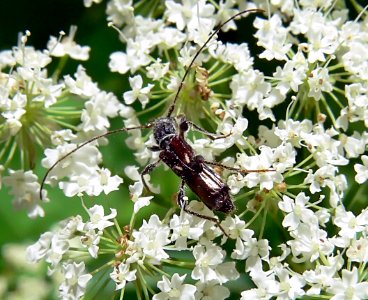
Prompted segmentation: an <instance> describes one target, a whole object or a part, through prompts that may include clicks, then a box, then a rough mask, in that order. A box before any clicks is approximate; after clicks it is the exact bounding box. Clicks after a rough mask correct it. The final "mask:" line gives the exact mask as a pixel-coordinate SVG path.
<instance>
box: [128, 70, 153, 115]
mask: <svg viewBox="0 0 368 300" xmlns="http://www.w3.org/2000/svg"><path fill="white" fill-rule="evenodd" d="M129 83H130V86H131V88H132V90H131V91H129V92H125V93H124V95H123V97H124V100H125V103H126V104H128V105H129V104H132V103H133V102H134V101H135V100H137V99H138V100H139V102H141V103H142V107H143V108H145V106H146V104H147V103H148V100H149V93H150V91H151V89H152V87H153V84H148V86H146V87H143V88H142V86H143V79H142V77H141V75H136V76H134V77H129Z"/></svg>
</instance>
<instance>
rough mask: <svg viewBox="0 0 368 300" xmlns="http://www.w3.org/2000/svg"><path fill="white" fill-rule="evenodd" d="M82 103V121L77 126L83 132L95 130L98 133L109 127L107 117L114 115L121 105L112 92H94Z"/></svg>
mask: <svg viewBox="0 0 368 300" xmlns="http://www.w3.org/2000/svg"><path fill="white" fill-rule="evenodd" d="M84 105H85V109H83V111H82V115H81V121H82V123H81V124H80V125H79V126H78V127H79V129H81V130H83V131H85V132H87V131H97V132H98V133H99V132H100V131H103V130H105V129H106V128H109V127H110V122H109V120H108V118H114V117H116V116H117V115H118V112H119V110H121V109H122V107H123V104H121V103H120V102H119V101H118V99H117V98H116V96H115V95H114V94H112V93H106V92H98V93H96V94H94V95H93V96H92V97H91V98H90V100H88V101H86V102H85V104H84Z"/></svg>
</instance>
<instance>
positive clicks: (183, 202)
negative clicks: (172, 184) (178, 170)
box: [177, 180, 229, 237]
mask: <svg viewBox="0 0 368 300" xmlns="http://www.w3.org/2000/svg"><path fill="white" fill-rule="evenodd" d="M184 185H185V181H184V180H182V181H181V184H180V189H179V193H178V198H177V201H178V205H179V206H180V208H181V209H182V210H184V211H185V212H186V213H187V214H190V215H193V216H196V217H198V218H201V219H205V220H209V221H212V222H214V223H215V224H216V225H217V226H218V227H219V228H220V230H221V231H222V232H223V233H224V234H225V235H226V236H227V237H229V235H228V233H227V232H226V231H225V229H224V228H223V227H222V226H221V224H220V220H219V219H218V218H215V217H210V216H206V215H202V214H200V213H197V212H195V211H192V210H190V209H188V208H187V205H188V200H187V199H185V187H184Z"/></svg>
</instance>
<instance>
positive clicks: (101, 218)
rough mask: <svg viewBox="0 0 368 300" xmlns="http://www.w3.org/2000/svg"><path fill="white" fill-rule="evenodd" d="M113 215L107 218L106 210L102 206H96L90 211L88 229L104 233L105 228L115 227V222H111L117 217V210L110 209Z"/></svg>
mask: <svg viewBox="0 0 368 300" xmlns="http://www.w3.org/2000/svg"><path fill="white" fill-rule="evenodd" d="M110 210H111V213H110V214H109V215H106V216H105V212H104V208H103V206H102V205H97V204H96V205H94V206H93V207H91V208H90V209H88V214H89V216H90V221H89V222H88V223H87V224H86V228H88V229H98V230H101V231H103V230H104V229H105V228H107V227H110V226H113V225H114V222H111V221H109V220H110V219H114V218H115V217H116V215H117V212H116V209H113V208H110Z"/></svg>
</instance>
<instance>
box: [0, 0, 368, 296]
mask: <svg viewBox="0 0 368 300" xmlns="http://www.w3.org/2000/svg"><path fill="white" fill-rule="evenodd" d="M93 2H100V1H85V5H86V6H91V5H92V3H93ZM148 3H150V5H148ZM152 3H154V4H155V5H152ZM351 5H352V6H354V7H355V9H356V12H357V13H356V16H354V19H352V17H351V16H352V15H353V12H352V11H349V10H348V9H347V8H346V6H345V5H344V4H342V3H340V2H338V1H324V2H321V1H308V0H303V1H299V2H296V1H272V0H270V1H254V2H245V1H234V0H225V1H220V2H219V3H217V2H216V1H206V0H183V1H182V2H180V1H172V0H165V1H161V2H160V4H159V1H148V0H141V1H137V2H136V3H133V1H132V0H123V1H121V0H110V1H108V3H107V9H106V13H107V20H108V22H109V24H110V26H111V27H114V28H115V29H116V30H117V31H118V33H119V37H120V38H121V41H122V42H123V43H124V50H123V51H117V52H114V53H112V54H111V55H110V62H109V68H110V70H111V71H112V72H118V73H120V74H122V75H125V74H128V75H125V76H129V78H128V81H129V85H130V87H129V88H127V90H126V91H125V92H124V93H123V95H122V100H123V101H124V104H122V103H119V101H118V100H117V98H116V97H115V96H113V95H112V94H109V93H106V92H104V91H100V90H99V89H98V88H97V85H96V84H95V83H93V82H92V81H91V80H90V79H89V78H88V76H87V75H86V73H85V70H84V69H83V68H82V67H79V68H78V71H77V73H76V74H75V76H74V77H75V78H72V77H70V76H64V78H63V80H61V81H60V82H59V83H58V84H59V86H58V88H56V90H59V89H60V94H58V95H56V96H54V98H53V97H51V94H52V93H51V90H48V91H49V92H48V93H46V94H47V95H49V97H46V96H45V93H43V92H42V91H44V90H43V89H42V88H37V87H38V86H39V85H38V83H37V84H36V83H34V84H32V85H31V87H32V91H28V94H27V95H28V99H31V100H32V101H30V100H27V99H26V100H27V101H30V103H31V104H30V107H33V106H32V103H42V112H45V113H46V112H48V109H50V108H52V107H53V106H54V105H56V104H57V103H58V101H59V98H61V95H63V94H68V95H70V94H72V95H77V96H78V97H79V98H81V99H84V100H85V102H84V109H83V110H82V111H81V113H80V114H79V115H78V118H80V124H79V125H77V126H75V128H74V129H76V131H77V132H76V133H72V132H71V131H68V130H64V131H53V132H52V137H51V141H52V143H53V145H54V146H56V149H46V150H45V156H46V157H45V158H44V159H43V161H42V164H43V166H44V167H46V168H53V169H52V172H50V174H48V175H49V176H48V178H47V181H46V182H47V183H50V184H55V183H58V184H59V187H60V188H61V189H62V190H63V191H64V193H65V195H67V196H74V195H78V196H81V195H82V194H87V195H89V196H95V195H99V194H100V193H101V192H102V191H104V192H105V193H106V194H107V193H109V192H110V191H112V190H115V189H117V188H118V186H119V184H120V183H122V179H121V178H120V177H119V176H116V175H115V176H113V175H112V174H111V172H110V170H108V169H106V168H103V167H101V166H100V165H101V163H102V156H101V154H100V152H99V150H98V147H97V146H98V145H97V144H96V143H95V139H93V140H91V143H88V144H87V145H85V146H84V147H82V148H80V149H78V150H77V151H75V152H74V150H73V149H76V147H77V145H76V144H78V143H83V142H84V141H86V140H87V139H88V138H89V137H93V136H96V135H98V134H103V133H105V132H106V131H107V128H108V127H109V124H110V123H109V121H108V118H111V117H121V118H122V120H123V123H124V126H125V128H132V127H134V128H135V129H134V130H128V132H127V134H128V135H129V136H128V138H127V139H126V143H127V145H128V147H129V148H130V149H131V150H132V151H133V152H134V156H135V158H136V161H137V165H129V166H127V167H126V168H125V173H126V175H127V176H128V177H129V179H131V180H132V181H133V183H132V184H131V185H130V186H129V191H130V196H131V200H132V201H133V202H134V211H133V213H132V216H131V220H130V223H129V225H126V226H124V225H119V222H118V220H119V219H118V218H117V217H118V215H119V209H118V208H110V210H111V213H110V214H108V215H105V213H104V209H103V208H102V207H101V206H97V205H96V206H94V207H92V208H89V209H88V208H86V211H87V213H88V215H89V220H87V221H83V218H82V217H81V216H79V215H78V216H76V217H72V218H70V219H68V220H66V221H63V222H61V223H60V224H59V226H58V228H57V229H55V230H54V231H50V232H46V233H44V234H43V235H41V238H40V239H39V241H38V242H37V243H35V244H34V245H32V246H30V247H29V248H28V258H29V259H30V260H31V261H33V262H37V261H40V260H45V261H46V262H47V263H48V264H49V272H50V273H53V272H55V271H56V270H60V271H61V273H62V274H63V275H64V281H63V283H62V284H61V286H60V296H61V297H62V298H64V299H79V298H81V297H82V296H83V295H84V294H85V293H88V282H89V281H90V280H92V278H93V280H95V277H98V276H97V275H96V274H97V273H99V272H101V273H103V271H105V272H106V270H107V272H106V273H104V274H105V277H104V278H103V279H100V280H101V281H102V282H105V281H104V280H106V277H108V280H112V281H113V282H114V283H115V289H116V292H117V293H119V294H120V297H121V298H122V297H123V296H124V292H125V291H127V292H128V291H129V286H131V285H132V284H135V287H136V291H135V292H136V293H137V297H139V298H140V299H142V298H145V299H149V298H151V297H153V299H209V298H211V299H225V298H227V297H229V296H230V294H231V293H233V294H237V295H238V297H241V298H242V299H249V298H251V299H271V298H276V299H297V298H301V297H303V296H307V297H311V298H315V299H320V298H321V297H323V298H332V299H367V298H368V282H367V276H368V275H367V274H368V270H367V268H366V263H367V259H368V242H367V232H368V209H367V208H366V204H365V203H366V199H365V195H364V193H363V191H364V183H365V182H366V181H367V179H368V156H367V153H366V152H367V151H366V150H367V144H368V134H367V127H368V119H367V118H368V114H367V113H366V112H367V111H368V101H367V99H368V85H367V79H368V72H367V70H368V68H367V62H368V57H367V55H366V52H367V51H365V49H366V48H367V46H368V14H367V11H366V9H364V8H363V7H360V6H359V4H358V3H357V2H356V1H354V0H352V1H351ZM246 9H251V11H250V12H252V13H253V15H251V16H250V15H249V14H248V15H246V14H244V16H247V17H248V18H247V20H248V21H249V24H248V25H247V26H248V27H249V28H252V30H253V33H254V36H253V43H252V41H249V43H248V41H247V40H245V41H242V42H240V43H231V42H226V43H225V42H221V41H220V40H219V39H217V37H216V36H214V37H213V38H211V39H208V37H209V36H210V35H211V33H212V32H214V30H215V29H216V26H219V25H220V24H222V23H224V22H226V24H225V25H224V26H222V27H221V29H222V30H223V31H225V32H226V31H235V32H236V30H238V31H242V30H243V28H242V27H241V26H242V25H241V22H240V21H239V22H237V21H236V20H235V19H231V21H229V22H227V21H228V20H229V18H230V17H231V16H234V15H235V14H237V13H239V12H241V11H244V10H246ZM255 9H257V10H255ZM220 26H221V25H220ZM248 27H247V28H248ZM23 40H24V38H23ZM205 43H206V47H202V46H203V45H204V44H205ZM22 45H23V44H22ZM49 46H50V49H49V51H48V53H49V54H50V55H51V53H55V56H63V55H66V54H68V55H70V56H71V57H73V55H75V53H81V52H83V51H82V49H83V48H80V47H77V46H76V45H75V44H74V42H73V39H72V38H69V39H66V40H65V42H63V41H58V40H55V39H51V40H50V45H49ZM18 48H19V49H23V50H22V51H23V52H21V53H22V54H23V56H25V55H26V54H27V53H28V52H27V51H26V50H25V49H28V48H26V47H25V46H24V45H23V48H22V47H18ZM18 48H17V50H19V49H18ZM179 49H180V50H179ZM256 52H257V53H259V54H258V55H255V54H254V53H256ZM15 54H16V50H14V51H13V52H12V56H13V57H14V59H15V57H16V55H15ZM39 55H41V54H39ZM43 55H45V54H43ZM50 55H49V56H50ZM49 56H46V58H49ZM3 57H6V54H4V55H3ZM42 57H43V56H42ZM77 57H78V55H77ZM193 59H195V60H194V61H193ZM4 60H5V58H4ZM41 60H42V59H41V58H39V59H38V62H39V61H41ZM0 62H1V56H0ZM18 64H19V62H18ZM8 65H9V64H8ZM37 66H40V62H39V64H38V65H37ZM14 70H15V71H14ZM31 70H34V67H32V68H31ZM13 72H16V74H18V73H21V68H20V69H19V70H18V69H13ZM41 73H42V74H44V76H46V73H45V72H41ZM14 74H15V73H14ZM18 76H21V75H18ZM13 77H14V78H15V79H13V78H12V80H10V79H9V82H13V81H14V84H13V85H12V86H13V89H11V91H12V93H10V92H8V94H9V95H11V100H9V101H13V102H14V105H10V104H9V108H8V109H4V113H2V116H3V118H4V120H5V119H6V120H7V122H10V121H11V122H13V123H6V124H7V125H6V126H7V127H6V128H9V130H8V132H9V134H10V135H11V136H16V134H17V132H18V131H19V130H21V128H23V127H24V125H23V124H27V123H22V122H23V120H28V119H27V118H23V117H22V116H23V115H28V114H29V115H31V116H33V114H31V113H26V112H28V111H27V109H26V107H27V106H26V104H24V103H26V102H24V101H25V100H21V98H22V93H21V92H20V91H23V89H24V86H26V87H27V84H25V83H28V81H27V80H25V79H22V82H23V85H20V84H19V81H17V80H16V78H18V77H17V76H15V75H14V76H13ZM184 77H185V78H184ZM31 78H38V77H36V76H35V75H33V76H31ZM45 78H47V77H45ZM183 78H184V79H185V80H183ZM28 80H30V79H29V78H28ZM16 83H17V85H16V86H17V88H16V89H15V88H14V85H15V84H16ZM50 85H51V83H50ZM21 87H22V88H21ZM36 88H37V90H36V91H34V90H33V89H36ZM14 90H16V91H18V92H15V93H14ZM26 90H27V89H26ZM178 91H180V93H179V97H178V98H175V95H176V93H177V92H178ZM36 94H37V95H36ZM29 95H31V97H30V96H29ZM23 98H24V97H23ZM53 99H54V100H53ZM174 99H175V100H174ZM22 101H23V102H22ZM173 101H174V102H173ZM13 102H12V103H13ZM9 103H10V102H9ZM22 103H23V104H22ZM173 103H175V106H172V105H173ZM0 105H1V103H0ZM5 106H6V105H5V104H4V107H5ZM38 107H39V106H38ZM168 110H169V111H170V112H171V110H172V111H173V116H180V115H185V116H186V117H187V118H188V119H189V120H190V121H191V122H190V124H191V125H192V126H194V129H198V128H200V127H205V128H206V130H209V131H210V132H211V133H213V134H214V135H218V136H219V138H215V139H214V138H213V135H212V136H211V137H212V138H210V137H208V136H207V135H203V134H201V133H191V134H190V135H189V137H187V136H186V137H185V139H186V140H187V142H188V144H189V145H190V147H192V148H193V149H194V151H195V153H196V154H198V155H201V156H203V157H204V160H205V161H208V162H211V161H215V160H216V161H218V162H217V163H214V164H213V165H214V166H215V168H214V169H216V171H218V172H219V173H221V176H222V178H223V180H224V183H225V182H226V185H227V187H228V190H229V193H230V194H231V195H232V198H233V201H234V204H235V205H236V207H237V209H236V211H235V212H234V214H232V215H228V216H226V217H224V218H221V216H220V217H219V216H216V215H215V214H214V212H213V211H211V210H209V209H208V208H207V207H205V205H204V204H203V203H202V202H197V201H194V200H192V201H189V204H188V210H189V211H192V212H194V214H197V215H192V214H188V213H186V212H185V211H184V210H182V211H181V212H180V214H176V213H175V209H174V208H172V209H171V207H170V209H167V213H166V216H164V217H163V218H161V217H159V216H158V214H152V215H151V216H150V217H149V218H148V220H145V219H144V220H143V222H142V224H141V225H138V226H137V224H138V222H137V221H136V217H137V215H138V213H139V212H140V209H141V208H142V207H144V206H149V205H150V202H152V201H151V200H152V198H153V196H146V195H145V194H144V188H145V187H146V186H145V185H147V186H148V187H149V188H150V190H151V191H154V192H155V193H157V194H161V192H160V190H164V189H163V188H162V187H163V186H164V185H165V180H162V181H161V182H160V184H161V186H157V185H156V182H157V181H155V184H153V183H151V182H150V178H149V177H150V176H145V177H144V179H143V178H142V176H140V174H139V171H138V170H141V169H142V167H143V166H146V165H147V164H150V167H149V168H146V171H147V170H149V171H150V170H151V169H152V168H153V166H156V165H157V164H158V163H159V162H160V160H161V159H160V157H159V151H155V150H157V149H158V147H157V145H156V142H155V140H154V137H153V136H152V134H150V131H149V129H147V127H148V128H149V127H150V126H145V124H147V123H144V122H146V121H143V120H146V119H147V118H145V117H146V116H152V115H150V114H152V113H156V114H157V115H158V116H166V115H167V111H168ZM35 117H37V118H38V117H39V114H35ZM56 119H57V118H56ZM36 120H37V119H36ZM12 124H13V125H14V124H18V127H17V126H13V125H12ZM193 124H197V125H193ZM197 126H198V127H197ZM26 127H27V129H29V128H32V127H30V125H28V126H26ZM17 128H18V129H17ZM203 132H206V131H205V130H202V133H203ZM92 142H93V143H92ZM9 151H11V149H9ZM9 151H8V152H9ZM5 152H6V151H4V153H5ZM1 153H3V152H1ZM1 153H0V155H1ZM69 153H72V155H68V154H69ZM65 155H67V156H65ZM218 157H221V162H219V159H218ZM0 158H1V157H0ZM58 162H59V163H58ZM55 164H56V166H55ZM183 164H184V162H183ZM217 169H218V170H217ZM9 174H10V175H9V176H8V177H5V178H4V182H5V183H7V184H8V185H9V186H11V187H13V189H12V192H13V194H14V196H15V197H16V198H17V201H18V202H21V201H22V199H28V200H29V202H30V203H33V202H34V200H33V199H34V197H35V193H34V191H39V189H40V186H39V184H38V183H37V181H36V177H35V176H34V175H33V173H32V171H27V172H25V173H24V174H23V173H21V172H20V171H9ZM19 178H20V179H19ZM19 181H21V183H22V184H21V189H16V188H15V186H16V184H18V182H19ZM160 188H161V189H160ZM208 188H209V189H210V188H212V187H208ZM181 192H182V190H181ZM160 196H161V197H162V198H165V197H166V196H162V195H160ZM167 197H169V196H167ZM184 198H185V200H186V199H187V198H188V197H184ZM190 198H191V199H192V198H193V199H195V198H196V195H191V196H190ZM197 199H198V197H197ZM213 201H216V199H213ZM163 202H165V203H166V204H167V205H169V204H168V203H169V201H168V200H167V201H163ZM165 203H163V205H165ZM27 207H32V209H31V215H40V214H41V213H39V212H38V211H39V209H40V208H39V207H38V206H37V205H30V204H28V206H27ZM201 215H202V216H206V218H200V217H199V216H201ZM218 217H219V218H220V219H221V220H222V219H223V220H222V221H219V222H214V220H217V218H218ZM218 225H220V226H218ZM87 256H88V259H87V258H86V257H87ZM99 263H100V264H99ZM96 266H97V267H96ZM243 273H246V274H247V275H248V277H249V279H250V280H251V281H252V284H249V283H248V282H247V281H246V280H244V277H243V276H241V274H243ZM104 274H102V276H101V277H103V275H104ZM107 274H109V276H106V275H107ZM101 277H98V278H101ZM152 279H154V280H155V282H157V285H156V286H157V287H155V286H153V285H152V284H151V281H152ZM96 280H97V279H96ZM232 281H234V282H237V283H239V282H241V284H240V285H239V286H241V289H238V290H231V289H230V286H231V285H229V284H228V282H232ZM101 285H102V284H101ZM103 286H105V284H103Z"/></svg>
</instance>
